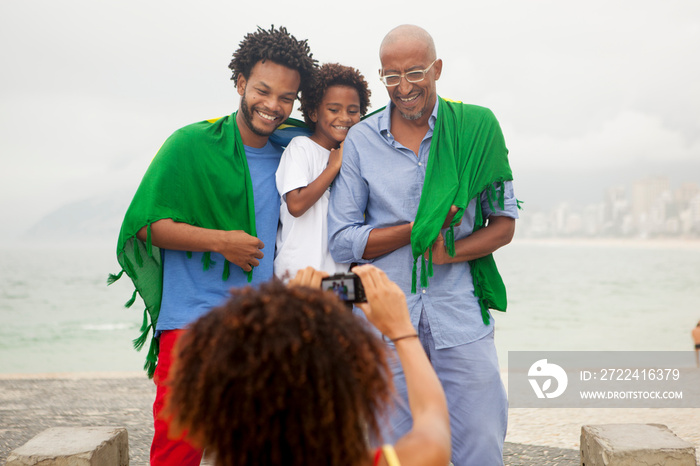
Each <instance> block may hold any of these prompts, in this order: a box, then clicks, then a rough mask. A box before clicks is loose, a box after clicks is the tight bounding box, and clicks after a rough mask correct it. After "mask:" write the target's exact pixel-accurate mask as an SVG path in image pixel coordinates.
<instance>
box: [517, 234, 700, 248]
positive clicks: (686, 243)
mask: <svg viewBox="0 0 700 466" xmlns="http://www.w3.org/2000/svg"><path fill="white" fill-rule="evenodd" d="M510 244H511V245H519V244H522V245H526V246H528V245H537V246H599V247H627V248H658V249H691V250H700V238H649V239H644V238H518V237H517V233H516V237H515V238H513V241H512V242H511V243H510ZM506 247H507V246H506Z"/></svg>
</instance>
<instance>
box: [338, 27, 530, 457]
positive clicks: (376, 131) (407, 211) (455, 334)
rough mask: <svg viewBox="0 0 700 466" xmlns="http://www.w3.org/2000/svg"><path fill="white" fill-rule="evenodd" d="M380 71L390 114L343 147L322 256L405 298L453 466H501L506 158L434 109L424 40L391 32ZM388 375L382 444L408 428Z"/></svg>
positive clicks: (447, 110)
mask: <svg viewBox="0 0 700 466" xmlns="http://www.w3.org/2000/svg"><path fill="white" fill-rule="evenodd" d="M380 60H381V66H382V68H381V70H380V72H379V75H380V79H381V80H382V82H383V83H384V85H385V86H386V89H387V92H388V93H389V97H390V99H391V102H390V104H389V105H388V106H387V107H386V108H385V109H383V110H381V111H379V112H377V113H376V114H375V115H374V116H372V117H370V118H368V119H366V120H364V121H363V122H360V123H359V124H357V125H355V126H354V127H353V128H352V129H351V130H350V133H349V134H348V137H347V139H346V140H345V145H344V150H343V165H342V168H341V170H340V174H339V176H338V178H337V179H336V180H335V182H334V185H333V189H332V190H331V199H330V207H329V214H328V215H329V216H328V219H329V220H328V234H329V243H330V250H331V253H332V255H333V257H334V259H335V260H336V261H338V262H360V263H362V262H372V263H374V264H375V265H376V266H377V267H379V268H381V269H383V270H384V271H385V272H386V273H387V275H388V276H389V277H390V278H391V279H392V280H393V281H395V282H396V283H398V284H399V286H401V288H402V289H403V291H404V293H406V298H407V302H408V305H409V309H410V311H411V320H412V323H413V325H414V326H415V328H416V329H417V333H418V334H419V337H420V339H421V342H422V344H423V347H424V348H425V351H426V353H427V354H428V358H429V359H430V361H431V363H432V364H433V366H434V367H435V370H436V372H437V374H438V376H439V378H440V380H441V382H442V384H443V387H444V389H445V393H446V395H447V402H448V406H449V409H450V424H451V429H452V446H453V451H452V461H453V463H454V464H455V465H458V466H462V465H479V466H484V465H487V466H490V465H497V464H503V442H504V439H505V433H506V424H507V413H508V406H507V400H506V395H505V390H504V388H503V384H502V382H501V379H500V373H499V368H498V360H497V357H496V349H495V345H494V336H493V333H494V325H493V317H492V315H491V312H490V310H489V309H499V310H505V307H506V296H505V287H504V285H503V282H502V280H501V278H500V275H499V274H498V270H497V269H496V266H495V263H494V261H493V257H492V255H491V253H493V252H494V251H495V250H496V249H498V248H500V247H501V246H504V245H506V244H508V243H509V242H510V241H511V239H512V237H513V233H514V230H515V219H516V218H517V217H518V214H517V201H516V199H515V197H514V194H513V186H512V174H511V170H510V167H509V165H508V157H507V154H508V151H507V149H506V147H505V142H504V140H503V136H502V133H501V130H500V127H499V125H498V121H497V120H496V118H495V117H494V116H493V113H491V111H489V110H488V109H486V108H483V107H477V106H474V105H465V104H461V103H456V102H452V101H447V100H444V99H442V98H440V97H438V95H437V91H436V81H437V80H438V79H439V78H440V75H441V73H442V60H440V59H439V58H437V54H436V51H435V45H434V43H433V39H432V37H431V36H430V35H429V34H428V33H427V32H426V31H425V30H423V29H422V28H419V27H417V26H412V25H403V26H399V27H397V28H395V29H393V30H392V31H390V32H389V33H388V34H387V36H386V37H385V38H384V40H383V41H382V44H381V47H380ZM389 345H390V343H389ZM393 370H394V382H395V384H396V387H397V389H398V392H399V394H400V395H401V399H399V400H397V403H396V406H395V409H394V412H393V414H392V417H391V420H390V425H387V426H386V429H385V430H384V438H383V439H382V440H383V441H387V442H393V441H396V439H398V438H400V437H401V436H402V435H404V434H405V433H406V432H408V431H409V429H410V427H411V422H412V421H411V416H410V410H409V408H408V402H407V398H406V386H405V381H404V377H403V372H402V368H401V366H400V364H399V363H398V362H397V363H396V364H395V366H394V367H393Z"/></svg>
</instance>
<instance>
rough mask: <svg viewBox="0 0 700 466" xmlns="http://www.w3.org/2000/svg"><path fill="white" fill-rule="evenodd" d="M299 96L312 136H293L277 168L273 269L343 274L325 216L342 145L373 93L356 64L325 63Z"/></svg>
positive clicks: (280, 273) (281, 273) (282, 274)
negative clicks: (277, 210) (308, 268)
mask: <svg viewBox="0 0 700 466" xmlns="http://www.w3.org/2000/svg"><path fill="white" fill-rule="evenodd" d="M312 81H313V85H312V86H310V87H308V88H307V89H305V90H304V92H303V94H302V96H301V111H302V113H303V115H304V120H305V121H306V123H307V124H308V125H309V128H310V129H311V131H312V134H311V136H297V137H296V138H294V139H292V141H291V142H290V143H289V145H288V146H287V148H286V149H285V151H284V153H283V154H282V158H281V160H280V165H279V167H278V168H277V173H276V183H277V191H278V192H279V195H280V197H281V200H282V204H281V206H280V224H279V227H278V229H277V249H276V253H275V262H274V272H275V275H276V276H277V277H279V278H282V279H287V278H291V277H293V276H294V275H295V274H296V272H297V270H299V269H302V268H304V267H306V266H311V267H314V268H315V269H318V270H323V271H325V272H328V273H330V274H333V273H335V272H344V271H346V270H347V265H345V264H337V263H336V262H335V261H334V260H333V258H332V257H331V255H330V252H329V251H328V234H327V228H326V217H327V214H328V199H329V197H330V191H329V187H330V185H331V183H332V182H333V180H334V179H335V177H336V175H337V174H338V172H339V171H340V166H341V164H342V161H343V151H342V148H341V143H342V142H343V141H344V140H345V136H346V135H347V134H348V130H349V129H350V127H351V126H353V125H354V124H356V123H357V122H359V121H360V118H361V117H362V116H364V115H365V114H366V113H367V107H368V106H369V96H370V91H369V88H368V86H367V81H365V78H364V77H363V76H362V75H361V74H360V72H359V71H357V70H356V69H354V68H350V67H348V66H343V65H339V64H337V63H326V64H324V65H323V66H321V67H320V68H319V70H318V72H317V73H316V75H315V78H314V79H313V80H312Z"/></svg>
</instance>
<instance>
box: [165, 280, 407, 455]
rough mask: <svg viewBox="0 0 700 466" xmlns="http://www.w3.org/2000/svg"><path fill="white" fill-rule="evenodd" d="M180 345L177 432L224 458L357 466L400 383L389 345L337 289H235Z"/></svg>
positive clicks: (174, 403) (170, 412) (170, 405)
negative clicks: (335, 292) (388, 353)
mask: <svg viewBox="0 0 700 466" xmlns="http://www.w3.org/2000/svg"><path fill="white" fill-rule="evenodd" d="M232 293H233V297H232V298H231V299H230V300H229V301H228V302H227V303H226V304H225V305H224V306H222V307H218V308H215V309H213V310H212V311H211V312H209V313H208V314H206V315H204V316H202V317H201V318H200V319H199V320H197V321H196V322H195V323H194V324H193V325H192V326H191V328H190V329H189V330H188V331H187V332H186V333H185V334H183V336H182V337H181V338H180V340H179V341H178V343H177V346H176V348H175V350H174V355H175V362H174V364H173V369H172V372H171V376H170V379H169V384H170V387H171V390H170V395H169V397H168V400H167V407H166V411H165V413H166V415H167V416H168V417H171V419H172V423H171V434H175V435H178V436H181V435H182V433H183V432H187V438H188V439H189V440H190V441H192V442H193V443H194V444H195V445H198V446H200V447H202V448H205V449H207V450H208V451H210V452H213V453H214V457H215V461H216V464H217V465H234V464H235V465H240V466H243V465H256V466H257V465H263V464H277V465H282V464H284V465H299V466H302V465H304V466H306V465H310V464H313V465H335V466H338V465H347V466H350V465H358V464H364V463H365V462H366V461H367V460H368V458H369V456H370V452H369V445H368V444H367V434H368V433H369V434H371V435H379V427H378V424H379V422H378V418H377V416H378V413H381V412H384V410H385V409H386V407H387V405H388V404H389V403H390V398H391V393H392V390H393V385H392V382H391V371H390V369H389V367H388V365H387V360H386V354H385V347H384V344H383V343H382V341H381V340H380V339H378V338H377V337H376V336H375V335H374V334H373V333H372V332H371V331H370V330H369V328H368V326H367V325H366V324H365V323H364V322H363V321H361V320H359V319H358V318H357V317H356V316H354V315H353V314H352V312H350V311H349V310H348V309H347V308H346V307H345V306H344V305H343V304H342V303H341V302H340V301H339V300H338V298H337V297H335V295H333V294H332V293H331V292H329V291H322V290H320V289H312V288H306V287H286V286H284V285H282V284H281V282H279V281H278V280H273V281H272V282H269V283H266V284H263V285H261V286H260V288H259V289H255V288H252V287H246V288H242V289H237V290H233V291H232Z"/></svg>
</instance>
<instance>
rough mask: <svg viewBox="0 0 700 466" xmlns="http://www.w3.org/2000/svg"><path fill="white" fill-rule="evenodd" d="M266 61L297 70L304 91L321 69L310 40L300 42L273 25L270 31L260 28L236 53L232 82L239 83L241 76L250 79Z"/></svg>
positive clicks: (233, 61)
mask: <svg viewBox="0 0 700 466" xmlns="http://www.w3.org/2000/svg"><path fill="white" fill-rule="evenodd" d="M265 60H270V61H273V62H274V63H277V64H279V65H283V66H286V67H287V68H291V69H293V70H297V71H298V72H299V75H300V76H301V86H302V89H304V88H305V87H306V86H307V85H309V83H310V82H311V79H312V77H313V73H314V71H315V70H316V68H317V67H318V61H317V60H315V59H314V58H313V54H312V53H311V50H310V49H309V45H308V43H307V41H306V39H304V40H297V39H296V37H294V36H293V35H291V34H289V33H288V32H287V29H286V28H285V27H280V28H279V29H275V26H271V27H270V30H269V31H268V30H265V29H263V28H261V27H258V30H257V31H256V32H251V33H248V34H247V35H246V36H245V37H244V38H243V40H242V41H241V43H240V44H239V46H238V50H236V51H235V52H234V53H233V60H231V63H230V64H229V65H228V67H229V68H230V69H231V71H232V72H233V73H232V75H231V79H232V80H233V81H234V82H237V80H238V75H239V74H243V77H245V78H246V79H248V78H249V77H250V71H251V70H252V69H253V67H254V66H255V64H256V63H258V62H259V61H265Z"/></svg>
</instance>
